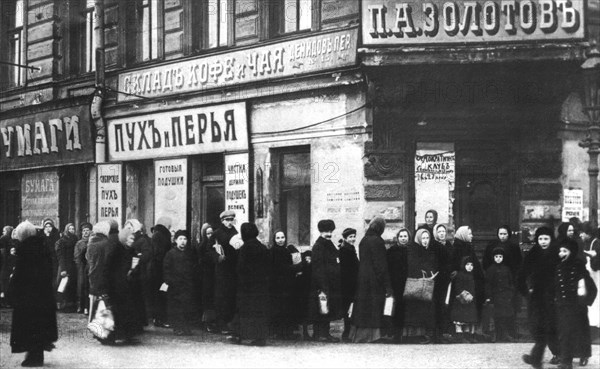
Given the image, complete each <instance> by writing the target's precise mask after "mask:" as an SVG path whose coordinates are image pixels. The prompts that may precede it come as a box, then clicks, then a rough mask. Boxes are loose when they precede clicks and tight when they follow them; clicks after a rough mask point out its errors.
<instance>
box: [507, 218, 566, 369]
mask: <svg viewBox="0 0 600 369" xmlns="http://www.w3.org/2000/svg"><path fill="white" fill-rule="evenodd" d="M553 238H554V232H553V231H552V229H550V228H547V227H540V228H538V229H537V230H536V231H535V245H534V246H533V247H532V248H531V250H529V252H528V253H527V255H526V256H525V258H524V260H523V266H522V267H521V270H520V272H519V276H518V280H517V288H518V289H519V292H521V294H522V295H523V296H524V297H526V298H527V300H528V303H527V315H528V319H529V331H530V333H531V335H532V336H533V339H534V341H535V344H534V346H533V348H532V349H531V353H530V354H529V355H523V361H524V362H525V363H526V364H530V365H531V366H533V367H534V368H541V367H542V358H543V356H544V350H545V349H546V346H548V348H549V349H550V351H551V352H552V354H553V355H554V356H556V355H558V353H559V346H558V336H557V332H556V305H555V302H554V291H555V283H554V272H555V270H556V266H557V265H558V263H559V262H560V259H559V257H558V247H557V246H556V244H555V243H554V242H553ZM554 360H556V361H558V360H557V359H554Z"/></svg>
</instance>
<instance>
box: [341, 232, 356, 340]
mask: <svg viewBox="0 0 600 369" xmlns="http://www.w3.org/2000/svg"><path fill="white" fill-rule="evenodd" d="M342 238H343V241H342V246H341V247H340V275H341V279H342V304H343V305H342V311H343V312H344V332H342V341H344V342H347V341H350V338H348V337H349V336H350V329H351V327H352V320H351V319H350V318H349V317H348V313H347V312H348V310H349V308H350V305H351V304H352V302H353V301H354V297H355V296H356V286H357V283H358V255H357V254H356V247H355V246H354V243H355V242H356V229H354V228H346V229H344V231H343V232H342Z"/></svg>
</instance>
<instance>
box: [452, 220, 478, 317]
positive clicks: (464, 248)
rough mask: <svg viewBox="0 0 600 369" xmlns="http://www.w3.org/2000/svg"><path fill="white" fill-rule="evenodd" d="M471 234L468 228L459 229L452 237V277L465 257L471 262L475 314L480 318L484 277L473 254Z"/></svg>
mask: <svg viewBox="0 0 600 369" xmlns="http://www.w3.org/2000/svg"><path fill="white" fill-rule="evenodd" d="M472 242H473V232H472V231H471V228H469V227H468V226H462V227H459V228H458V229H457V230H456V234H455V235H454V256H453V258H452V260H453V264H454V267H453V275H456V273H458V271H459V270H461V263H462V261H463V259H464V258H465V257H466V256H469V257H471V260H472V261H473V278H474V279H475V292H476V295H475V296H476V301H475V305H476V307H477V312H478V314H479V315H480V316H481V310H482V307H483V303H484V301H485V293H484V292H485V291H484V288H485V276H484V274H483V268H482V267H481V263H480V262H479V259H478V258H477V255H476V254H475V248H474V247H473V243H472Z"/></svg>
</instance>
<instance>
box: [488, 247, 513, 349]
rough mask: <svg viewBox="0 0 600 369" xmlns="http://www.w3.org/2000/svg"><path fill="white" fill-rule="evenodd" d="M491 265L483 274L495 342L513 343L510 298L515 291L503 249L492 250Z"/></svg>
mask: <svg viewBox="0 0 600 369" xmlns="http://www.w3.org/2000/svg"><path fill="white" fill-rule="evenodd" d="M492 254H493V263H494V264H492V265H491V266H490V267H489V268H488V269H487V270H486V272H485V294H486V300H485V303H486V304H494V323H495V326H496V340H497V341H500V342H502V341H503V342H514V338H513V337H511V336H510V334H509V329H510V324H511V322H512V321H513V319H514V309H513V305H512V298H513V295H514V291H515V286H514V284H513V276H512V272H511V270H510V268H509V267H508V265H506V263H505V260H504V256H505V255H504V249H503V248H501V247H497V248H495V249H494V250H493V252H492Z"/></svg>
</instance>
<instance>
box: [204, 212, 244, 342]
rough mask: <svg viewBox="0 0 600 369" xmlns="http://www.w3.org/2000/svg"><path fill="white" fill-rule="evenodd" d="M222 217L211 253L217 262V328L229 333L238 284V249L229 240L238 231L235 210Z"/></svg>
mask: <svg viewBox="0 0 600 369" xmlns="http://www.w3.org/2000/svg"><path fill="white" fill-rule="evenodd" d="M220 218H221V226H220V227H219V228H218V229H217V230H216V231H215V232H214V233H213V235H212V237H211V239H210V246H211V250H210V254H211V257H212V258H213V261H214V263H215V311H216V313H217V319H216V324H217V328H216V330H217V331H221V332H222V333H224V334H229V333H231V332H232V327H231V326H230V323H231V322H232V321H233V317H234V316H235V311H236V286H237V274H236V267H237V250H236V249H235V248H234V247H233V246H232V245H231V244H230V242H229V241H230V240H231V238H232V237H233V236H235V235H236V234H237V233H238V232H237V230H236V229H235V227H234V226H233V223H234V221H235V212H234V211H232V210H227V211H224V212H222V213H221V215H220Z"/></svg>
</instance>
